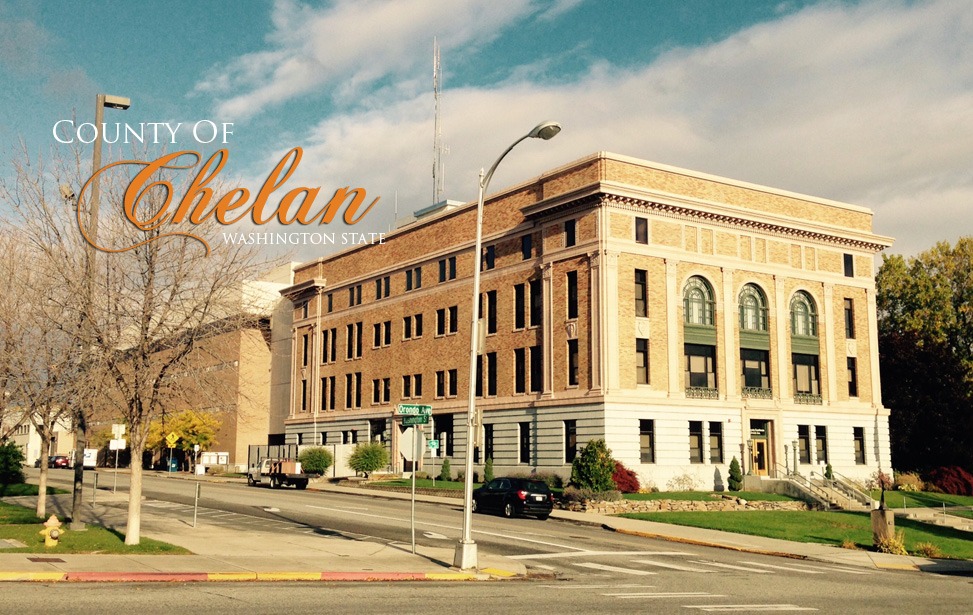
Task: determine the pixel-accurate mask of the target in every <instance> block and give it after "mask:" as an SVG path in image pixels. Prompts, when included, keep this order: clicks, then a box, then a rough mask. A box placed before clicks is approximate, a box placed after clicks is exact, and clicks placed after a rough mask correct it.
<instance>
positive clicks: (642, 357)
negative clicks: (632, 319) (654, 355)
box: [635, 337, 649, 384]
mask: <svg viewBox="0 0 973 615" xmlns="http://www.w3.org/2000/svg"><path fill="white" fill-rule="evenodd" d="M635 383H636V384H649V340H647V339H645V338H641V337H637V338H635Z"/></svg>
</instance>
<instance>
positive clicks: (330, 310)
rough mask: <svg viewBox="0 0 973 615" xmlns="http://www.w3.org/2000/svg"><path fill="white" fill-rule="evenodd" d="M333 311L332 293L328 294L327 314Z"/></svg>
mask: <svg viewBox="0 0 973 615" xmlns="http://www.w3.org/2000/svg"><path fill="white" fill-rule="evenodd" d="M333 311H334V293H328V314H330V313H331V312H333Z"/></svg>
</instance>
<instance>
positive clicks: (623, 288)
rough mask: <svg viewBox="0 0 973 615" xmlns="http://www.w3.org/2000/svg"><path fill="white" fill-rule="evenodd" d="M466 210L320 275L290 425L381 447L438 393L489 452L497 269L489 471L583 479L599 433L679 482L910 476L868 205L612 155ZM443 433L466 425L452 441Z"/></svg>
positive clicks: (665, 482) (444, 409)
mask: <svg viewBox="0 0 973 615" xmlns="http://www.w3.org/2000/svg"><path fill="white" fill-rule="evenodd" d="M475 224H476V204H475V203H468V204H456V203H444V204H440V205H439V206H438V207H437V206H434V207H430V208H427V209H426V210H422V211H419V212H417V215H416V219H415V220H414V221H411V222H410V223H409V224H407V225H404V226H402V227H401V228H399V229H397V230H395V231H394V232H392V233H390V234H388V235H386V237H385V239H384V242H383V243H380V244H371V245H362V246H356V247H353V248H349V249H346V250H344V251H342V252H340V253H338V254H335V255H333V256H328V257H325V258H321V259H318V260H316V261H312V262H308V263H305V264H303V265H301V266H300V267H298V268H297V269H296V271H295V274H294V284H293V285H292V286H290V287H288V288H286V289H284V290H283V291H281V292H282V293H283V294H284V295H285V296H286V297H287V298H288V299H290V300H291V301H292V302H293V305H294V321H293V331H294V337H293V354H292V360H291V363H292V371H291V408H290V414H289V417H288V418H287V420H286V433H287V439H288V442H290V443H298V444H311V443H323V444H340V443H354V442H361V441H365V440H371V441H375V440H379V441H382V442H384V443H386V445H387V446H388V447H389V450H390V452H391V453H392V459H393V465H394V469H403V468H404V467H406V464H405V463H404V460H405V459H406V458H407V457H408V453H407V451H404V450H403V449H404V448H405V446H404V445H403V443H404V442H406V441H408V440H409V439H410V438H403V435H405V434H409V435H410V436H411V434H410V433H409V430H410V429H411V428H407V427H403V426H402V424H401V418H400V417H397V416H396V414H395V410H396V406H397V405H398V404H402V403H406V404H428V405H430V406H432V407H433V420H434V427H433V428H432V429H431V430H429V431H431V433H434V434H435V435H436V437H440V439H442V440H444V441H443V442H442V446H443V453H444V454H445V455H446V456H448V457H449V458H450V460H451V463H452V467H453V468H459V467H462V460H463V459H464V458H465V454H466V446H467V442H466V411H467V396H468V390H469V389H468V388H467V387H469V386H470V382H469V381H468V380H469V353H470V350H469V348H470V324H471V314H470V311H471V307H472V306H471V302H472V274H473V267H474V266H475V264H476V263H479V266H480V267H481V269H482V276H481V298H480V305H481V306H482V308H481V316H482V321H481V322H482V325H481V331H483V337H482V341H481V344H480V345H481V352H480V358H479V369H478V370H477V372H478V377H477V378H476V382H475V384H474V386H475V387H476V394H477V407H478V408H479V409H480V410H481V411H482V428H481V433H480V442H481V443H482V446H481V447H478V448H477V450H476V456H475V458H476V460H477V464H478V465H477V469H478V470H482V463H483V461H484V460H485V459H487V458H492V459H493V463H494V468H495V470H494V471H495V473H496V474H498V475H499V474H501V473H507V472H521V473H526V472H529V471H531V470H537V471H549V472H556V473H559V474H561V475H563V476H565V477H567V476H569V474H570V468H571V461H572V460H573V459H574V457H575V455H577V454H578V452H579V451H580V449H581V448H582V447H583V446H584V444H585V443H586V442H588V441H589V440H592V439H596V438H604V439H605V440H606V442H607V444H608V446H609V448H611V450H612V453H613V456H614V457H615V458H616V459H618V460H619V461H621V462H623V463H624V464H625V465H626V466H628V467H629V468H631V469H633V470H635V471H636V472H637V473H638V474H639V476H640V478H641V481H642V483H643V485H644V486H656V487H658V488H659V489H662V490H666V489H673V488H687V487H695V488H699V489H713V488H719V487H720V486H722V485H724V484H725V482H726V478H727V471H728V467H729V464H730V461H731V459H732V458H733V457H736V458H738V459H739V460H740V461H741V463H742V465H743V466H744V469H745V470H747V471H750V472H752V473H753V474H757V475H765V476H776V475H780V474H783V473H786V472H788V471H792V470H793V467H794V464H795V460H796V463H797V467H798V470H799V471H800V472H802V473H804V474H807V473H808V472H810V471H812V470H813V471H817V472H820V471H822V470H823V467H822V466H823V465H824V464H827V463H830V464H831V465H832V466H833V468H834V470H835V471H836V472H838V473H840V474H842V475H845V476H848V477H852V478H866V477H868V476H869V475H870V474H872V473H874V472H875V471H876V470H877V469H879V468H882V469H884V470H885V471H888V470H889V469H890V458H889V435H888V415H889V411H888V409H886V408H885V407H883V405H882V401H881V396H880V386H879V368H878V348H877V325H876V308H875V282H874V257H875V255H876V253H878V252H880V251H881V250H883V249H884V248H886V247H888V246H890V245H891V240H890V239H889V238H887V237H881V236H878V235H876V234H874V233H873V232H872V213H871V211H869V210H868V209H865V208H863V207H859V206H855V205H849V204H845V203H838V202H834V201H830V200H825V199H820V198H816V197H809V196H805V195H800V194H794V193H791V192H786V191H783V190H778V189H775V188H768V187H764V186H757V185H753V184H748V183H745V182H741V181H736V180H730V179H726V178H722V177H715V176H712V175H707V174H704V173H699V172H696V171H688V170H684V169H678V168H673V167H669V166H665V165H660V164H656V163H650V162H646V161H642V160H637V159H633V158H629V157H625V156H619V155H615V154H609V153H598V154H594V155H591V156H589V157H586V158H584V159H581V160H578V161H576V162H572V163H570V164H567V165H565V166H562V167H560V168H556V169H553V170H550V171H547V172H545V173H544V174H542V175H541V176H540V177H538V178H536V179H533V180H530V181H528V182H525V183H522V184H520V185H518V186H514V187H512V188H508V189H505V190H503V191H502V192H499V193H497V194H493V195H490V196H489V198H488V200H487V202H486V207H485V212H484V219H483V237H484V243H483V246H484V249H483V252H482V254H481V255H480V257H479V258H474V254H473V250H474V238H475ZM440 434H445V438H441V436H440Z"/></svg>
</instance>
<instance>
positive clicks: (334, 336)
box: [321, 328, 338, 363]
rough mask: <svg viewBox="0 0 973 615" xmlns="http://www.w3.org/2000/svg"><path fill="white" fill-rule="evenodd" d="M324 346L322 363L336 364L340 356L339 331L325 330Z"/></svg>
mask: <svg viewBox="0 0 973 615" xmlns="http://www.w3.org/2000/svg"><path fill="white" fill-rule="evenodd" d="M322 333H323V335H324V344H323V345H322V352H321V355H322V356H321V362H322V363H334V362H335V361H336V360H337V355H338V330H337V329H334V328H332V329H325V330H324V331H323V332H322Z"/></svg>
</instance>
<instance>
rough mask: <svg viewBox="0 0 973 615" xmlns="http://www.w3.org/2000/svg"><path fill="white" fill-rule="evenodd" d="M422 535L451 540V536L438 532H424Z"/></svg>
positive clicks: (433, 538) (434, 538)
mask: <svg viewBox="0 0 973 615" xmlns="http://www.w3.org/2000/svg"><path fill="white" fill-rule="evenodd" d="M422 535H423V536H425V537H426V538H431V539H432V540H449V536H443V535H442V534H437V533H436V532H423V533H422Z"/></svg>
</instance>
